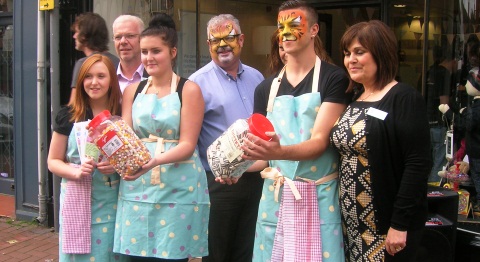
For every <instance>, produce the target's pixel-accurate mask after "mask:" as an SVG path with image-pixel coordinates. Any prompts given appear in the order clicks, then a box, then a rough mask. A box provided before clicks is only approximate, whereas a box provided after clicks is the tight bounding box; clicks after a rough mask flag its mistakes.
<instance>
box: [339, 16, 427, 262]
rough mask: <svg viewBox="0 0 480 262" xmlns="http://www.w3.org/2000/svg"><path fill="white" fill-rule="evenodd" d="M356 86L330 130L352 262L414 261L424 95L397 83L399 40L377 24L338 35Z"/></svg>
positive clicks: (422, 204) (423, 165) (422, 208)
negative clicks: (338, 156) (337, 156)
mask: <svg viewBox="0 0 480 262" xmlns="http://www.w3.org/2000/svg"><path fill="white" fill-rule="evenodd" d="M341 48H342V50H343V51H344V64H345V67H346V68H347V70H348V73H349V75H350V78H351V79H352V84H353V85H354V86H355V88H356V90H357V94H356V96H355V97H354V98H355V100H354V101H353V102H352V103H351V104H350V105H349V106H348V108H347V109H346V110H345V112H344V113H343V114H342V116H341V117H340V119H339V120H338V122H337V124H336V125H335V126H334V128H333V129H332V133H331V136H330V138H331V142H332V144H333V145H334V146H335V147H336V148H337V149H338V150H339V152H340V154H341V164H340V202H341V203H340V206H341V211H342V220H343V223H344V229H345V232H344V235H345V238H344V239H345V252H346V259H347V261H367V260H368V261H370V260H373V261H413V260H414V258H415V256H416V253H417V250H418V247H419V245H420V240H421V236H422V232H423V228H424V226H425V221H426V220H427V198H426V196H427V180H428V175H429V172H430V169H431V159H430V137H429V126H428V120H427V111H426V106H425V102H424V99H423V98H422V96H421V95H420V94H419V93H418V92H417V91H416V90H415V89H414V88H413V87H411V86H409V85H406V84H403V83H398V82H397V81H395V79H394V78H395V75H396V72H397V68H398V58H397V40H396V39H395V35H394V33H393V32H392V30H391V29H390V28H389V27H388V26H387V25H385V24H384V23H382V22H380V21H376V20H373V21H370V22H361V23H358V24H355V25H353V26H351V27H350V28H349V29H348V30H347V31H346V32H345V34H344V35H343V37H342V39H341Z"/></svg>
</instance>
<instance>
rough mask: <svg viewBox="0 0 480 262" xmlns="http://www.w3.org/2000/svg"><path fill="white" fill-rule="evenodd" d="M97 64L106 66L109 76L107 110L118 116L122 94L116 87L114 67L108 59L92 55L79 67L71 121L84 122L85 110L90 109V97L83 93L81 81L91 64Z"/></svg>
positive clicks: (116, 79) (118, 87)
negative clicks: (100, 63)
mask: <svg viewBox="0 0 480 262" xmlns="http://www.w3.org/2000/svg"><path fill="white" fill-rule="evenodd" d="M97 62H102V63H104V64H105V65H106V66H107V69H108V73H109V74H110V88H109V89H108V93H107V96H108V103H107V108H106V109H107V110H109V111H110V113H111V114H112V115H120V110H121V105H120V101H121V99H122V92H121V91H120V86H119V85H118V78H117V73H116V70H115V67H114V66H113V64H112V61H110V58H108V57H106V56H104V55H101V54H94V55H91V56H89V57H88V58H87V59H86V60H85V61H84V62H83V64H82V66H81V67H80V71H79V73H78V79H77V88H76V89H77V91H76V92H75V99H74V100H73V103H72V105H71V106H72V108H71V110H70V112H71V114H72V117H71V119H70V120H71V121H74V122H77V121H85V120H86V119H85V117H86V112H87V109H88V108H90V103H89V101H90V97H89V96H88V94H87V93H86V92H85V88H84V85H83V80H85V77H86V75H87V72H88V70H90V68H91V67H92V65H93V64H95V63H97Z"/></svg>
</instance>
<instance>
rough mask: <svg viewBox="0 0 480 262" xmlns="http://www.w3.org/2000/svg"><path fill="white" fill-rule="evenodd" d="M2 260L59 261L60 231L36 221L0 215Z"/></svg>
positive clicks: (23, 261)
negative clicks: (57, 231) (19, 219)
mask: <svg viewBox="0 0 480 262" xmlns="http://www.w3.org/2000/svg"><path fill="white" fill-rule="evenodd" d="M0 261H2V262H57V261H58V233H56V232H55V230H54V229H53V228H48V227H45V226H41V225H38V223H36V222H29V221H18V220H15V219H12V218H9V217H6V216H0Z"/></svg>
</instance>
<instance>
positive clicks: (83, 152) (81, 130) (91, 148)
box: [73, 120, 103, 164]
mask: <svg viewBox="0 0 480 262" xmlns="http://www.w3.org/2000/svg"><path fill="white" fill-rule="evenodd" d="M89 122H90V120H88V121H83V122H77V123H74V124H73V129H74V132H75V141H76V142H77V148H78V154H79V155H80V162H81V163H82V164H83V163H85V161H87V160H89V159H93V160H94V161H95V162H97V163H99V162H101V161H102V158H103V156H102V155H101V154H100V150H98V148H97V146H96V145H95V144H94V143H93V141H91V139H90V138H89V136H88V129H87V125H88V123H89Z"/></svg>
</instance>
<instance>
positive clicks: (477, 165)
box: [468, 157, 480, 203]
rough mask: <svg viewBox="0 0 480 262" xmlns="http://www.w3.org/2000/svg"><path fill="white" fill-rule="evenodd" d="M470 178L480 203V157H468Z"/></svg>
mask: <svg viewBox="0 0 480 262" xmlns="http://www.w3.org/2000/svg"><path fill="white" fill-rule="evenodd" d="M468 164H469V168H470V179H472V183H473V185H474V186H475V191H477V203H480V158H470V157H469V158H468Z"/></svg>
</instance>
